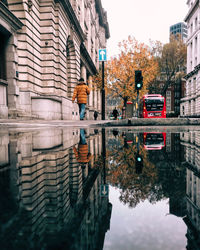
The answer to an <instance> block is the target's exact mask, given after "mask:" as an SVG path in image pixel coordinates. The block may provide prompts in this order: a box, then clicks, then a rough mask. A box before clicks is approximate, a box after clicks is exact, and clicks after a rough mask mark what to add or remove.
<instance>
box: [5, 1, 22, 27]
mask: <svg viewBox="0 0 200 250" xmlns="http://www.w3.org/2000/svg"><path fill="white" fill-rule="evenodd" d="M0 18H2V19H3V20H5V21H6V22H7V23H8V24H9V25H10V27H12V29H14V30H15V31H16V30H18V29H21V28H22V26H23V23H22V22H21V21H20V20H19V19H18V18H17V17H16V16H15V15H14V14H13V13H12V12H10V11H9V9H8V8H7V6H6V5H5V4H3V3H2V2H1V1H0Z"/></svg>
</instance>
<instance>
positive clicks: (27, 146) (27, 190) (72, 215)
mask: <svg viewBox="0 0 200 250" xmlns="http://www.w3.org/2000/svg"><path fill="white" fill-rule="evenodd" d="M86 135H87V140H88V147H89V150H90V152H91V154H92V155H93V159H92V160H91V161H90V163H89V164H88V165H87V166H86V167H85V168H82V167H81V165H80V164H79V163H78V162H77V161H76V158H75V155H74V153H73V149H72V148H73V146H74V145H76V144H77V143H78V142H79V130H78V129H73V130H68V129H66V130H61V129H58V128H56V129H50V130H48V131H47V130H40V131H39V132H38V131H36V132H33V133H32V132H27V133H19V134H15V133H13V134H12V133H11V134H10V138H9V140H8V135H7V137H6V135H5V136H3V137H1V136H0V142H2V143H0V150H1V147H2V148H3V149H5V150H4V151H5V152H6V153H5V154H4V156H3V157H2V158H1V168H0V169H3V171H1V172H0V179H1V187H2V189H1V193H0V195H1V200H2V201H3V200H5V201H6V202H4V203H1V206H0V211H1V215H2V216H3V217H2V220H1V221H2V223H1V227H0V229H1V235H0V240H1V246H5V249H20V248H19V247H18V244H19V245H20V244H22V243H23V246H25V249H29V244H31V247H30V248H32V249H36V248H37V249H41V248H43V247H44V249H45V246H47V245H48V246H49V247H52V246H55V249H58V248H57V246H60V245H62V244H65V245H66V246H67V245H70V247H71V249H80V247H79V246H80V245H84V246H85V247H86V249H89V248H90V249H95V247H94V246H97V244H98V245H99V244H100V245H103V242H102V240H103V239H104V236H105V233H106V231H107V229H108V228H109V220H110V215H111V204H110V203H109V202H108V197H101V196H100V186H101V184H102V182H103V180H102V178H103V175H102V173H101V169H98V168H96V167H95V164H96V161H97V160H98V157H99V156H100V154H101V150H102V149H101V144H102V142H101V134H100V133H96V131H91V134H90V135H88V134H86ZM1 138H2V140H1ZM8 141H9V145H8ZM8 148H9V150H7V149H8ZM7 155H8V157H6V156H7ZM5 164H6V165H7V167H6V168H2V167H4V166H5ZM2 165H3V166H2ZM3 190H4V191H3ZM5 195H6V196H5ZM5 225H7V226H6V227H5ZM13 232H15V233H13ZM73 233H74V235H73ZM78 237H79V238H78ZM11 239H12V240H11ZM16 242H17V244H16V245H15V247H14V246H11V245H12V244H14V243H16ZM77 242H78V245H76V243H77ZM68 249H70V248H68Z"/></svg>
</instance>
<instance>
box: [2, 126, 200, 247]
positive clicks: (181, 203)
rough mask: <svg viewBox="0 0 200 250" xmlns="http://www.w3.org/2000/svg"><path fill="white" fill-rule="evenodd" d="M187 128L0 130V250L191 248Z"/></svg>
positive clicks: (192, 138) (199, 241) (193, 227)
mask: <svg viewBox="0 0 200 250" xmlns="http://www.w3.org/2000/svg"><path fill="white" fill-rule="evenodd" d="M199 147H200V131H199V129H198V130H197V127H196V128H195V127H191V128H190V127H188V128H187V127H185V128H182V129H180V128H174V127H171V128H167V129H166V128H165V129H164V128H163V129H162V128H161V129H153V128H148V129H146V128H145V127H143V128H140V129H134V128H131V127H126V128H125V127H121V128H118V127H114V128H112V127H110V128H101V127H94V128H92V127H83V128H79V127H67V128H65V127H50V128H48V129H45V127H40V128H39V129H34V128H29V129H24V128H21V129H20V128H18V129H14V128H6V127H4V128H1V130H0V221H1V223H0V244H1V245H0V248H1V249H3V250H4V249H15V250H16V249H17V250H18V249H20V250H23V249H25V250H27V249H42V250H46V249H56V250H57V249H66V250H68V249H69V250H89V249H90V250H95V249H96V250H97V249H99V250H100V249H104V250H121V249H122V250H151V249H152V250H160V249H161V250H165V249H167V250H182V249H188V250H197V249H200V248H199V247H200V165H199V158H200V153H199Z"/></svg>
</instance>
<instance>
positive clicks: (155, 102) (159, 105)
mask: <svg viewBox="0 0 200 250" xmlns="http://www.w3.org/2000/svg"><path fill="white" fill-rule="evenodd" d="M145 106H146V109H147V111H161V110H163V106H164V98H157V99H150V98H149V99H145Z"/></svg>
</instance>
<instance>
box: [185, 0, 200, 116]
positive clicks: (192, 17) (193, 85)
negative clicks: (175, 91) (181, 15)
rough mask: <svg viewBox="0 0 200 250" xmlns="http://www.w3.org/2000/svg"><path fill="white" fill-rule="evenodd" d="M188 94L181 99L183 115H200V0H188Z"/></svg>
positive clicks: (186, 20)
mask: <svg viewBox="0 0 200 250" xmlns="http://www.w3.org/2000/svg"><path fill="white" fill-rule="evenodd" d="M187 5H188V7H189V11H188V14H187V15H186V17H185V22H186V23H187V27H188V38H187V75H186V77H185V79H186V81H187V82H186V95H185V97H184V98H182V99H181V115H182V116H189V117H199V116H200V53H199V51H200V1H199V0H196V1H194V0H188V1H187Z"/></svg>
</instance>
